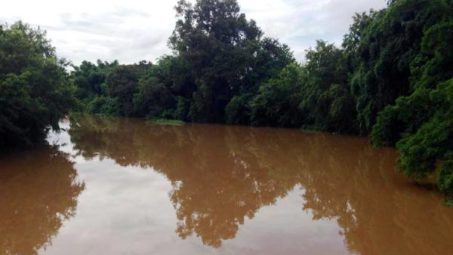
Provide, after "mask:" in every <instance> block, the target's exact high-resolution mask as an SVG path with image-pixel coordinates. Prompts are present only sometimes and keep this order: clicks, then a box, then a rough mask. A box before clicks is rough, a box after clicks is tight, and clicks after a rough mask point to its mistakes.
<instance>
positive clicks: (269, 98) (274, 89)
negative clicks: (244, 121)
mask: <svg viewBox="0 0 453 255" xmlns="http://www.w3.org/2000/svg"><path fill="white" fill-rule="evenodd" d="M304 75H305V70H304V69H303V68H302V67H301V66H299V65H297V64H291V65H288V66H287V67H286V68H284V69H283V70H282V71H281V72H280V74H279V75H278V77H276V78H272V79H270V80H269V81H267V82H266V83H264V84H263V85H262V86H261V87H260V89H259V92H258V95H257V96H256V97H255V98H254V99H253V101H252V102H251V108H252V114H251V121H252V124H253V125H257V126H284V127H300V125H301V123H302V116H301V115H300V111H299V109H298V107H297V106H298V104H299V99H300V95H299V93H300V92H301V86H302V84H301V83H302V82H303V80H304Z"/></svg>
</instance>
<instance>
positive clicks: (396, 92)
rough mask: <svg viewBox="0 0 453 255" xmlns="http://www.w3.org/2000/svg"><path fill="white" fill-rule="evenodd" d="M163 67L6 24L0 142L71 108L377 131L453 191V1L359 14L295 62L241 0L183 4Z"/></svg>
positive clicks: (40, 130) (423, 0)
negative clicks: (335, 40) (58, 45)
mask: <svg viewBox="0 0 453 255" xmlns="http://www.w3.org/2000/svg"><path fill="white" fill-rule="evenodd" d="M175 10H176V13H177V21H176V25H175V29H174V31H173V34H172V35H171V37H170V38H169V46H170V47H171V49H172V50H173V54H172V55H167V56H163V57H162V58H160V59H159V60H158V61H157V63H151V62H146V61H142V62H139V63H138V64H132V65H121V64H119V63H118V62H117V61H114V62H110V63H109V62H103V61H100V60H99V61H98V62H97V63H90V62H87V61H84V62H82V63H81V64H80V65H79V66H73V70H72V71H71V72H69V73H68V71H67V67H68V65H69V63H67V62H65V61H63V60H61V59H58V58H57V56H56V54H55V49H54V48H53V47H52V45H51V44H50V42H49V41H48V40H47V39H46V35H45V32H44V31H41V30H40V29H34V28H32V27H30V26H29V25H27V24H24V23H22V22H17V23H15V24H13V25H11V26H8V25H0V138H1V139H0V148H3V149H5V148H10V147H11V146H16V147H17V146H22V145H33V144H36V143H39V142H41V141H43V138H44V137H45V134H46V133H47V131H48V130H49V127H52V128H56V129H57V128H58V122H59V120H60V119H61V118H63V117H64V116H65V115H66V114H68V113H69V112H87V113H93V114H102V115H109V116H125V117H143V118H151V119H172V120H180V121H185V122H203V123H226V124H241V125H253V126H272V127H291V128H304V129H314V130H320V131H327V132H337V133H348V134H359V135H370V138H371V142H372V143H373V144H374V145H375V146H395V147H396V148H397V149H398V150H399V152H400V159H399V166H400V168H401V170H402V171H403V172H404V173H405V174H406V175H408V176H409V177H412V178H414V179H416V180H421V179H426V178H428V177H429V176H431V175H432V174H433V173H435V174H436V176H437V184H438V187H439V189H440V190H441V191H443V192H444V193H446V194H448V195H449V196H451V195H452V194H453V49H452V47H453V15H451V14H452V13H453V3H452V0H392V1H389V2H388V6H387V7H386V8H384V9H382V10H379V11H374V10H371V11H369V12H366V13H360V14H356V15H355V16H354V19H353V23H352V25H351V26H350V28H349V32H348V33H347V34H346V35H345V36H344V40H343V43H342V45H341V47H337V46H335V45H334V44H330V43H327V42H325V41H317V44H316V46H315V47H314V48H311V49H309V50H307V52H306V62H305V63H303V64H300V63H297V62H296V61H295V59H294V56H293V54H292V52H291V50H290V48H289V47H288V46H287V45H285V44H281V43H280V42H279V41H278V40H276V39H273V38H268V37H265V36H264V35H263V32H262V31H261V30H260V28H259V27H258V26H257V24H256V23H255V21H253V20H248V19H247V18H246V16H245V14H243V13H241V12H240V8H239V5H238V3H237V1H236V0H197V1H196V2H195V3H194V4H192V3H189V2H186V1H184V0H180V1H179V2H178V3H177V5H176V7H175Z"/></svg>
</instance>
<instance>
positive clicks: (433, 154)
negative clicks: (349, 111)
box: [371, 79, 453, 193]
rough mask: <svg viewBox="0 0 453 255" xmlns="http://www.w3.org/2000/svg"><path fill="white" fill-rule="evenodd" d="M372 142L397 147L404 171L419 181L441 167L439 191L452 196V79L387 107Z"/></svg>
mask: <svg viewBox="0 0 453 255" xmlns="http://www.w3.org/2000/svg"><path fill="white" fill-rule="evenodd" d="M371 139H372V142H373V143H374V144H375V145H383V144H390V145H392V144H394V143H396V146H397V148H398V149H399V151H400V153H401V158H400V166H401V169H402V170H403V172H404V173H405V174H406V175H408V176H411V177H414V178H416V179H422V178H426V177H427V176H428V175H430V174H431V173H433V172H434V171H435V169H436V165H437V164H441V165H442V170H441V173H440V175H439V178H438V185H439V188H440V189H441V190H442V191H444V192H448V193H451V190H452V188H453V186H452V182H451V179H450V178H451V175H450V174H451V155H452V154H453V79H450V80H449V81H446V82H443V83H441V84H439V85H438V86H437V88H436V89H426V88H418V89H417V90H416V91H415V92H414V93H413V94H412V95H410V96H408V97H401V98H399V99H398V100H397V103H396V105H394V106H388V107H387V108H386V109H385V110H384V111H383V112H382V113H381V114H380V115H379V117H378V121H377V124H376V125H375V127H374V129H373V132H372V133H371Z"/></svg>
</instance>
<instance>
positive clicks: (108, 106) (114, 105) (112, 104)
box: [87, 96, 120, 116]
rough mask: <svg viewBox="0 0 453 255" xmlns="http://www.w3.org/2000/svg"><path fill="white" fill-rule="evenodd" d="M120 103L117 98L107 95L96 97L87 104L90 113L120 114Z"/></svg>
mask: <svg viewBox="0 0 453 255" xmlns="http://www.w3.org/2000/svg"><path fill="white" fill-rule="evenodd" d="M119 109H120V108H119V104H118V102H117V100H116V99H114V98H111V97H106V96H99V97H95V98H94V99H93V100H91V101H90V102H89V103H88V105H87V111H88V112H89V113H94V114H100V115H107V116H118V115H120V110H119Z"/></svg>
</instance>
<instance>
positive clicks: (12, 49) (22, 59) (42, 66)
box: [0, 22, 75, 148]
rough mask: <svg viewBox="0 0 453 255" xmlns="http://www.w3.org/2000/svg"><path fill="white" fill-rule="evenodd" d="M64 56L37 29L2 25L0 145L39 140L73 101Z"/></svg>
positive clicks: (55, 123)
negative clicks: (58, 55) (58, 53)
mask: <svg viewBox="0 0 453 255" xmlns="http://www.w3.org/2000/svg"><path fill="white" fill-rule="evenodd" d="M72 95H73V86H72V85H71V83H70V82H69V78H68V75H67V73H66V71H65V63H64V61H63V60H59V59H57V57H56V55H55V49H54V48H53V47H52V46H51V45H50V42H49V41H48V40H47V39H46V34H45V32H43V31H42V30H40V29H33V28H31V27H30V26H29V25H26V24H24V23H22V22H18V23H15V24H13V25H11V26H8V25H0V148H9V147H12V146H23V145H32V144H35V143H37V142H40V141H42V139H43V138H44V136H45V134H46V130H47V129H48V128H49V127H53V128H58V122H59V120H60V119H61V118H63V117H64V116H65V115H66V114H67V113H68V111H69V110H70V108H71V107H72V106H73V105H74V103H75V100H74V97H73V96H72Z"/></svg>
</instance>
